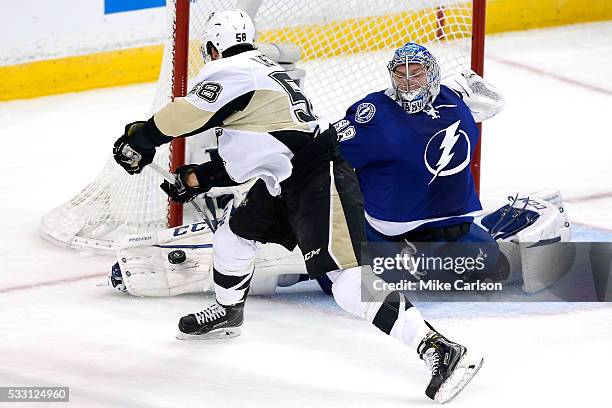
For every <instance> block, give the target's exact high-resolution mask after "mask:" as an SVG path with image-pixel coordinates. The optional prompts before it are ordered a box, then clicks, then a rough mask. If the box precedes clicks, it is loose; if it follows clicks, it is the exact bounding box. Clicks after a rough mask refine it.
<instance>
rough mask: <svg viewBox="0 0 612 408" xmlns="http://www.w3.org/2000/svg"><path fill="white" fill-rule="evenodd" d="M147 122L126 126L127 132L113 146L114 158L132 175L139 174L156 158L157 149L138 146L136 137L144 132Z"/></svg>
mask: <svg viewBox="0 0 612 408" xmlns="http://www.w3.org/2000/svg"><path fill="white" fill-rule="evenodd" d="M146 123H147V122H142V121H140V122H134V123H130V124H128V125H126V126H125V132H124V133H123V136H121V137H120V138H119V139H117V141H116V142H115V144H114V145H113V158H114V159H115V161H116V162H117V163H118V164H119V165H120V166H121V167H123V168H124V169H125V171H127V172H128V173H130V174H138V173H140V172H141V171H142V169H143V168H144V167H145V166H146V165H147V164H151V162H152V161H153V157H155V147H153V148H145V147H141V146H139V145H138V143H137V141H136V140H135V139H134V135H137V134H138V133H140V132H143V131H144V127H145V125H146Z"/></svg>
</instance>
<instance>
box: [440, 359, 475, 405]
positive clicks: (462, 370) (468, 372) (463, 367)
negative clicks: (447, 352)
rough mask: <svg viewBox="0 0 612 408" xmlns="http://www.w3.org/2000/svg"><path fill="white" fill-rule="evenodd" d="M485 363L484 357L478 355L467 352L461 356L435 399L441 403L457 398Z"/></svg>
mask: <svg viewBox="0 0 612 408" xmlns="http://www.w3.org/2000/svg"><path fill="white" fill-rule="evenodd" d="M483 363H484V358H482V357H476V358H471V357H470V356H469V355H468V354H467V353H466V354H465V355H464V356H463V357H461V360H459V362H458V363H457V367H456V368H455V370H454V371H453V373H452V374H451V376H450V377H448V379H447V380H446V381H444V383H443V384H442V386H440V389H439V390H438V392H437V393H436V395H435V397H434V401H436V402H439V403H440V404H445V403H447V402H449V401H451V400H452V399H453V398H455V397H456V396H457V395H458V394H459V393H460V392H461V390H463V389H464V388H465V386H466V385H468V383H469V382H470V381H471V380H472V378H474V376H475V375H476V373H478V370H480V367H482V364H483Z"/></svg>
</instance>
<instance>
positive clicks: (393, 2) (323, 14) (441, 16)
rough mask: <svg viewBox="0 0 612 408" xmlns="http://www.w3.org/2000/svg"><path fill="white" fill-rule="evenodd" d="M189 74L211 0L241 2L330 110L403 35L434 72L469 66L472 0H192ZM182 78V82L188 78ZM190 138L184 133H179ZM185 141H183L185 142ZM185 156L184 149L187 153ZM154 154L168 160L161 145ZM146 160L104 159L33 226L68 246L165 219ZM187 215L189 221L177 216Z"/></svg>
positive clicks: (98, 241) (165, 68)
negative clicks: (287, 46) (135, 163)
mask: <svg viewBox="0 0 612 408" xmlns="http://www.w3.org/2000/svg"><path fill="white" fill-rule="evenodd" d="M174 3H175V0H168V1H167V10H168V39H167V42H166V47H165V51H164V58H163V63H162V67H161V71H160V79H159V82H158V89H157V94H156V97H155V99H154V101H153V104H152V112H155V111H157V110H158V109H159V108H161V107H162V106H163V105H164V104H165V103H167V102H168V101H169V100H170V95H171V89H172V71H173V56H174V52H173V51H174V50H173V45H174V20H175V17H174V16H175V13H174V7H175V4H174ZM190 3H191V7H190V22H189V36H190V37H189V61H188V67H189V68H188V71H189V78H193V77H194V76H195V75H196V74H197V72H198V71H199V70H200V69H201V67H202V66H203V61H202V59H201V57H200V53H199V47H200V41H199V38H200V36H201V34H202V32H203V29H204V24H205V21H206V18H207V17H208V15H209V14H210V12H211V11H213V10H222V9H227V8H236V7H239V8H243V9H245V10H247V11H248V12H249V13H251V14H253V12H254V15H255V18H254V22H255V27H256V29H257V41H258V42H260V43H265V42H271V43H292V44H296V45H298V46H299V47H300V48H301V50H302V53H301V60H300V61H299V62H298V63H297V64H296V65H297V67H298V68H303V69H305V70H306V80H305V83H304V84H303V86H302V87H303V88H304V93H305V94H306V95H307V96H308V97H309V98H310V99H311V101H312V103H313V106H314V110H315V113H316V114H317V115H318V116H321V117H324V118H328V119H330V120H335V119H339V118H341V117H342V116H343V113H344V112H345V110H346V108H347V107H348V106H350V105H351V104H352V103H354V102H355V101H356V100H358V99H360V98H362V97H363V96H365V95H366V94H367V93H369V92H372V91H377V90H381V89H384V88H385V87H387V86H388V84H389V77H388V73H387V70H386V63H387V61H388V60H389V59H390V57H391V55H392V52H393V49H394V48H397V47H398V46H401V45H402V44H404V43H406V42H407V41H414V42H418V43H421V44H424V45H426V46H428V48H429V49H430V50H431V51H432V52H433V53H434V55H435V56H436V58H437V59H438V62H439V63H440V65H441V68H442V75H443V77H445V76H448V75H451V74H454V73H456V72H459V71H461V70H464V69H467V68H469V67H470V44H471V32H472V3H471V1H467V2H466V1H452V0H345V1H337V0H315V1H307V0H254V1H253V0H242V1H240V0H208V1H203V0H199V1H198V0H191V2H190ZM190 85H191V84H190ZM188 142H189V139H188ZM187 150H189V147H188V148H187ZM187 157H189V156H187ZM156 162H157V163H158V164H159V165H160V166H162V167H165V168H168V167H169V149H168V147H162V148H158V152H157V154H156ZM160 183H161V177H160V176H159V175H157V174H156V173H154V172H153V171H151V170H145V171H143V172H142V174H140V175H138V176H129V175H128V174H126V173H125V172H124V171H123V169H121V168H120V167H119V166H118V165H116V164H115V162H114V161H113V160H112V159H110V160H109V162H108V163H107V164H106V166H105V168H104V169H103V171H102V172H101V174H100V175H99V176H98V177H97V178H96V179H95V180H94V181H93V182H92V183H91V184H89V185H88V186H87V187H85V188H84V189H83V190H82V191H81V192H80V193H79V194H78V195H76V196H75V197H74V198H73V199H71V200H70V201H68V202H67V203H65V204H63V205H61V206H59V207H58V208H56V209H54V210H52V211H51V212H49V213H48V214H46V215H45V216H44V217H43V219H42V233H43V235H44V236H45V237H46V238H49V239H51V240H52V241H54V242H56V243H60V244H62V245H68V246H72V247H77V248H78V247H89V248H100V249H111V248H112V242H113V241H114V240H116V239H118V238H120V237H121V236H123V235H126V234H132V233H136V232H144V231H149V230H157V229H161V228H165V227H167V214H168V201H167V198H166V196H165V195H164V194H163V192H161V190H159V184H160ZM186 221H190V220H189V218H188V217H187V218H186Z"/></svg>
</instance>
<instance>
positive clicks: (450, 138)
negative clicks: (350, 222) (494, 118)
mask: <svg viewBox="0 0 612 408" xmlns="http://www.w3.org/2000/svg"><path fill="white" fill-rule="evenodd" d="M387 92H388V91H387ZM433 108H434V109H433V110H425V111H422V112H419V113H416V114H408V113H406V112H405V111H404V110H403V108H402V107H401V106H400V105H399V104H398V103H397V102H396V101H394V100H393V99H391V98H390V97H389V96H387V95H386V94H385V91H380V92H375V93H372V94H370V95H368V96H366V97H365V98H364V99H362V100H361V101H358V102H356V103H355V104H353V105H352V106H351V107H350V108H349V109H348V110H347V114H346V116H345V118H344V119H343V120H341V121H339V122H336V124H335V126H336V129H337V130H338V133H339V138H340V141H341V151H342V155H343V156H344V158H345V159H346V160H347V161H348V162H349V163H350V164H351V165H352V166H353V168H355V170H356V172H357V177H358V179H359V184H360V187H361V190H362V192H363V195H364V199H365V209H366V213H367V214H368V215H369V216H371V217H374V218H376V219H378V220H383V221H391V222H401V223H407V222H414V221H425V222H427V221H426V220H431V219H436V218H444V217H447V219H445V220H441V221H437V222H431V223H429V225H430V226H443V225H448V224H452V223H456V222H459V219H458V217H459V218H461V217H460V216H462V215H465V214H468V213H470V212H473V211H477V210H481V209H482V207H481V204H480V201H479V199H478V196H477V194H476V190H475V187H474V179H473V177H472V173H471V171H470V163H471V160H472V156H473V153H474V149H475V148H476V144H477V142H478V138H479V132H478V128H477V127H476V123H475V121H474V118H473V117H472V114H471V112H470V110H469V108H468V107H467V106H466V105H465V103H464V102H463V100H462V99H461V97H459V96H458V95H457V94H456V93H455V92H454V91H452V90H451V89H449V88H447V87H446V86H444V85H442V86H441V89H440V94H439V95H438V97H437V98H436V100H435V101H434V103H433ZM448 217H453V221H452V222H450V220H449V219H448ZM463 218H466V219H469V217H463ZM425 222H421V224H422V223H425Z"/></svg>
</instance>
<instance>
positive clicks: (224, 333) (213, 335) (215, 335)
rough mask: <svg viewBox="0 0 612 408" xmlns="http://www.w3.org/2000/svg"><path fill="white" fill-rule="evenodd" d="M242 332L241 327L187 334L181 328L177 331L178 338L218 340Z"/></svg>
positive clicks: (235, 335)
mask: <svg viewBox="0 0 612 408" xmlns="http://www.w3.org/2000/svg"><path fill="white" fill-rule="evenodd" d="M240 333H241V331H240V327H231V328H225V329H216V330H213V331H210V332H208V333H204V334H187V333H183V332H182V331H180V330H179V331H177V332H176V338H177V339H179V340H217V339H229V338H232V337H238V336H240Z"/></svg>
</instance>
